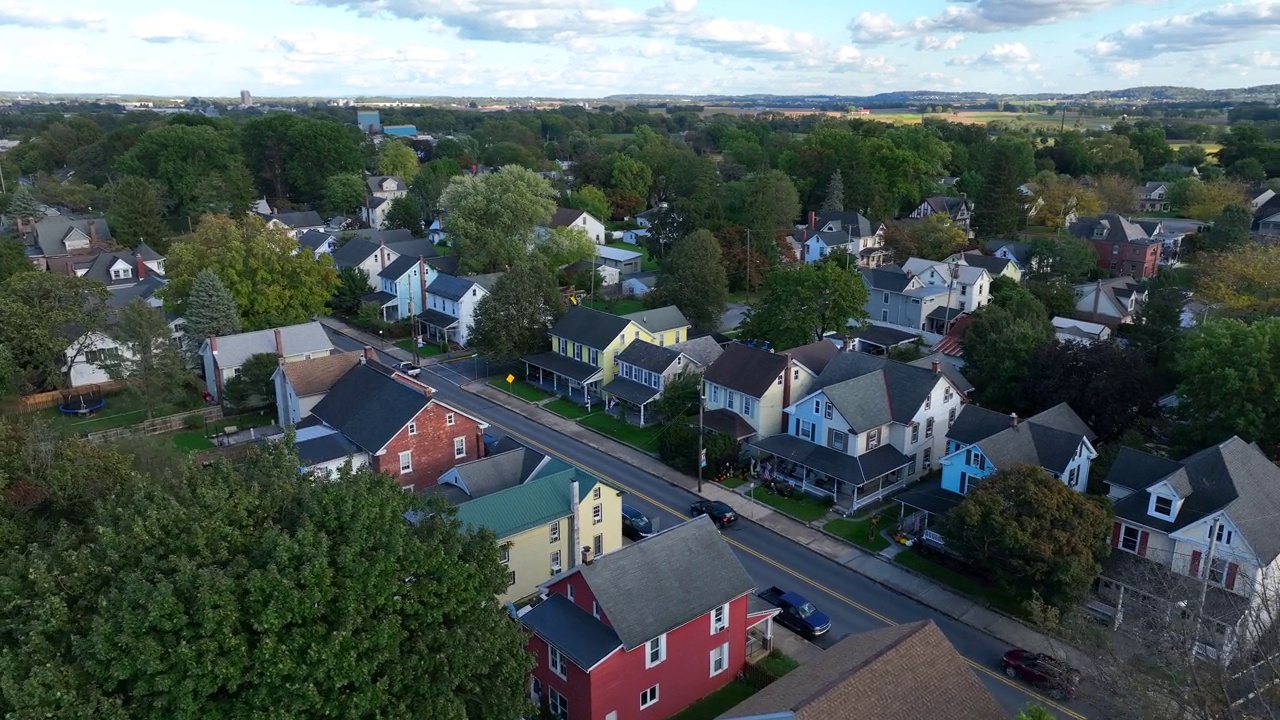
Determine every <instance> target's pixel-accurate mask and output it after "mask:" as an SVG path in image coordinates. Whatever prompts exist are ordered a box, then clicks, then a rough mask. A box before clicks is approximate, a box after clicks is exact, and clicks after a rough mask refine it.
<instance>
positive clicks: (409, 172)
mask: <svg viewBox="0 0 1280 720" xmlns="http://www.w3.org/2000/svg"><path fill="white" fill-rule="evenodd" d="M378 174H380V175H398V176H399V177H400V179H402V180H404V181H405V182H406V183H411V182H413V179H414V178H415V177H417V176H418V153H416V152H414V150H413V148H411V147H409V146H408V145H407V144H405V143H402V142H400V141H398V140H388V141H387V142H384V143H382V147H381V148H379V149H378Z"/></svg>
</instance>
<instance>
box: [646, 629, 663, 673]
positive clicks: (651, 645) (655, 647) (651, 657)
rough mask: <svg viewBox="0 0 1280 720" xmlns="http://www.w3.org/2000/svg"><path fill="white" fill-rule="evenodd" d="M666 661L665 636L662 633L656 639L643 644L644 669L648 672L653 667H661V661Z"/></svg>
mask: <svg viewBox="0 0 1280 720" xmlns="http://www.w3.org/2000/svg"><path fill="white" fill-rule="evenodd" d="M666 659H667V634H666V633H663V634H661V635H659V636H658V637H656V638H654V639H652V640H650V641H649V642H647V643H645V646H644V667H645V669H646V670H648V669H649V668H651V667H654V666H655V665H661V664H662V661H663V660H666Z"/></svg>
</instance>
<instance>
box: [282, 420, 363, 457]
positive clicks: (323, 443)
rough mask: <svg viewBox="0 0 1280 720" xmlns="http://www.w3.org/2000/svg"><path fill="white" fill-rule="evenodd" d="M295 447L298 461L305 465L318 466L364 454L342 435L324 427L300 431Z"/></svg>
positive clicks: (319, 426)
mask: <svg viewBox="0 0 1280 720" xmlns="http://www.w3.org/2000/svg"><path fill="white" fill-rule="evenodd" d="M295 446H296V447H297V450H298V459H299V460H301V461H302V462H303V464H305V465H318V464H320V463H325V462H330V461H333V460H337V459H339V458H345V457H351V456H352V455H356V454H358V453H360V452H362V451H361V450H360V448H358V447H356V446H355V445H354V444H352V442H351V441H350V440H348V439H347V438H346V436H344V435H343V434H342V433H340V432H338V431H337V430H334V429H333V428H330V427H325V426H323V425H318V426H312V427H306V428H301V429H299V430H298V431H297V435H296V437H295Z"/></svg>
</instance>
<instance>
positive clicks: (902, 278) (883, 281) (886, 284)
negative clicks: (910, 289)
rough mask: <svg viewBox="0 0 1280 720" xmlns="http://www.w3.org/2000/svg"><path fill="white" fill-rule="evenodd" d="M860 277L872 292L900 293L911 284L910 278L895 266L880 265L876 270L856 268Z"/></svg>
mask: <svg viewBox="0 0 1280 720" xmlns="http://www.w3.org/2000/svg"><path fill="white" fill-rule="evenodd" d="M858 272H860V273H862V277H863V278H865V279H866V281H867V284H868V285H870V286H871V289H872V290H880V291H887V292H902V291H903V290H906V289H907V286H908V285H910V284H911V276H910V275H908V274H907V273H906V271H905V270H903V269H902V268H900V267H898V266H897V265H882V266H880V267H877V268H858Z"/></svg>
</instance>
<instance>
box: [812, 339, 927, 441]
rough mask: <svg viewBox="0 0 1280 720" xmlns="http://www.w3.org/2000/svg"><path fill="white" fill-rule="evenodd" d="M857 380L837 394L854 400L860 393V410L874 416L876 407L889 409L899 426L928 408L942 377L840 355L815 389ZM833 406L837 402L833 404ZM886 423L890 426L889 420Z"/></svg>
mask: <svg viewBox="0 0 1280 720" xmlns="http://www.w3.org/2000/svg"><path fill="white" fill-rule="evenodd" d="M855 378H857V379H859V380H860V382H859V383H857V384H853V385H849V386H847V387H846V388H840V389H836V390H835V391H834V392H835V393H836V394H837V395H839V396H842V397H846V398H852V397H853V394H852V393H854V392H856V393H857V394H858V396H859V397H860V399H859V400H858V401H857V402H858V403H859V404H860V405H859V407H861V408H862V411H865V412H870V410H871V408H872V407H873V406H874V407H880V406H881V405H883V407H884V408H886V409H889V410H890V411H891V413H892V417H891V418H890V420H892V421H894V422H899V423H909V422H911V419H912V418H914V417H915V415H916V412H917V411H918V410H919V409H920V406H921V405H923V404H924V399H925V396H926V395H928V394H929V393H931V392H933V389H934V388H935V387H937V385H938V382H939V381H940V380H941V379H942V378H941V377H940V376H939V374H938V373H935V372H933V368H932V367H927V368H925V367H917V366H915V365H909V364H907V363H902V362H898V361H896V360H890V359H889V358H887V357H884V356H882V355H868V354H866V353H860V352H842V353H837V354H836V356H835V357H834V358H832V359H831V362H829V363H828V364H827V367H826V369H824V370H823V371H822V373H821V374H820V375H818V381H817V382H816V383H814V387H813V389H814V390H815V391H816V390H821V389H831V388H833V387H834V386H836V385H841V384H843V383H845V382H847V381H850V380H853V379H855ZM865 378H870V379H865ZM877 384H878V387H879V389H878V390H877ZM877 392H878V394H879V396H880V399H875V400H873V399H872V398H873V397H874V395H875V394H876V393H877ZM833 402H835V401H834V400H833ZM850 407H851V408H853V407H855V406H854V405H850ZM837 408H839V404H837ZM851 411H852V409H851ZM840 414H841V415H844V411H843V410H841V412H840ZM861 417H863V418H864V422H869V421H873V420H874V419H877V418H879V417H881V415H880V414H879V413H878V411H877V412H876V413H874V414H870V415H868V414H863V415H862V416H861ZM845 419H846V420H850V418H849V417H848V416H845ZM850 422H852V420H850ZM884 422H889V420H885V421H884ZM877 424H884V423H883V422H882V423H877ZM870 427H875V425H867V426H864V427H861V428H860V430H866V429H868V428H870Z"/></svg>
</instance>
